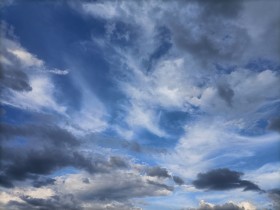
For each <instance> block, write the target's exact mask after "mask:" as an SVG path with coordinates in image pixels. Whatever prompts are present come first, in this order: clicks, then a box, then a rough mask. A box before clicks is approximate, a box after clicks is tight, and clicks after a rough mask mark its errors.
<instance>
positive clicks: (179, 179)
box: [172, 176, 185, 185]
mask: <svg viewBox="0 0 280 210" xmlns="http://www.w3.org/2000/svg"><path fill="white" fill-rule="evenodd" d="M172 178H173V181H174V182H175V183H176V184H178V185H182V184H184V183H185V182H184V180H183V179H181V178H180V177H179V176H173V177H172Z"/></svg>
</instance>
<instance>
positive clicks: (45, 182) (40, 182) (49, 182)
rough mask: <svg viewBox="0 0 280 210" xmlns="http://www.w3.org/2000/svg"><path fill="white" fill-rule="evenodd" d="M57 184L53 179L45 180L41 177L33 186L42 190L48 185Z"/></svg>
mask: <svg viewBox="0 0 280 210" xmlns="http://www.w3.org/2000/svg"><path fill="white" fill-rule="evenodd" d="M54 183H55V179H52V178H48V177H47V178H45V177H39V178H38V179H37V180H34V181H33V183H32V185H33V187H36V188H40V187H43V186H47V185H53V184H54Z"/></svg>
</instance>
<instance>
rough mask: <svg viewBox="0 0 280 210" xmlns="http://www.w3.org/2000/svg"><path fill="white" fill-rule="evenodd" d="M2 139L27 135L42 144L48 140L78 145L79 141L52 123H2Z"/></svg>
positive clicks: (66, 144)
mask: <svg viewBox="0 0 280 210" xmlns="http://www.w3.org/2000/svg"><path fill="white" fill-rule="evenodd" d="M0 131H1V139H2V140H9V139H12V138H15V137H25V138H28V139H35V140H36V141H37V143H40V144H42V143H43V142H38V141H45V142H46V141H47V144H54V145H56V146H58V147H60V146H77V145H79V144H80V143H79V141H78V140H77V139H76V137H75V136H73V135H72V134H71V133H70V132H69V131H67V130H65V129H62V128H60V127H58V126H55V125H52V124H24V125H12V124H6V123H2V124H0Z"/></svg>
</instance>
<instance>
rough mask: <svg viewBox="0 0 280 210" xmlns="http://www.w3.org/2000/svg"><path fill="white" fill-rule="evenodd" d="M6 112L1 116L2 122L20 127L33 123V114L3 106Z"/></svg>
mask: <svg viewBox="0 0 280 210" xmlns="http://www.w3.org/2000/svg"><path fill="white" fill-rule="evenodd" d="M1 108H3V109H4V110H5V111H4V113H3V114H2V115H1V122H4V123H9V124H14V125H19V124H24V123H27V122H30V121H32V119H33V114H34V113H33V112H32V111H28V110H23V109H20V108H16V107H13V106H8V105H3V104H2V105H1Z"/></svg>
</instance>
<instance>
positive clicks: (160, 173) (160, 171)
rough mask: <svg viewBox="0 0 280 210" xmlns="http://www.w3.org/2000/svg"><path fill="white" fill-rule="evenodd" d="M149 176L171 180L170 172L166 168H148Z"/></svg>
mask: <svg viewBox="0 0 280 210" xmlns="http://www.w3.org/2000/svg"><path fill="white" fill-rule="evenodd" d="M147 175H148V176H156V177H162V178H169V177H170V175H169V173H168V171H167V170H166V169H165V168H161V167H159V166H155V167H152V168H148V169H147Z"/></svg>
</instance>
